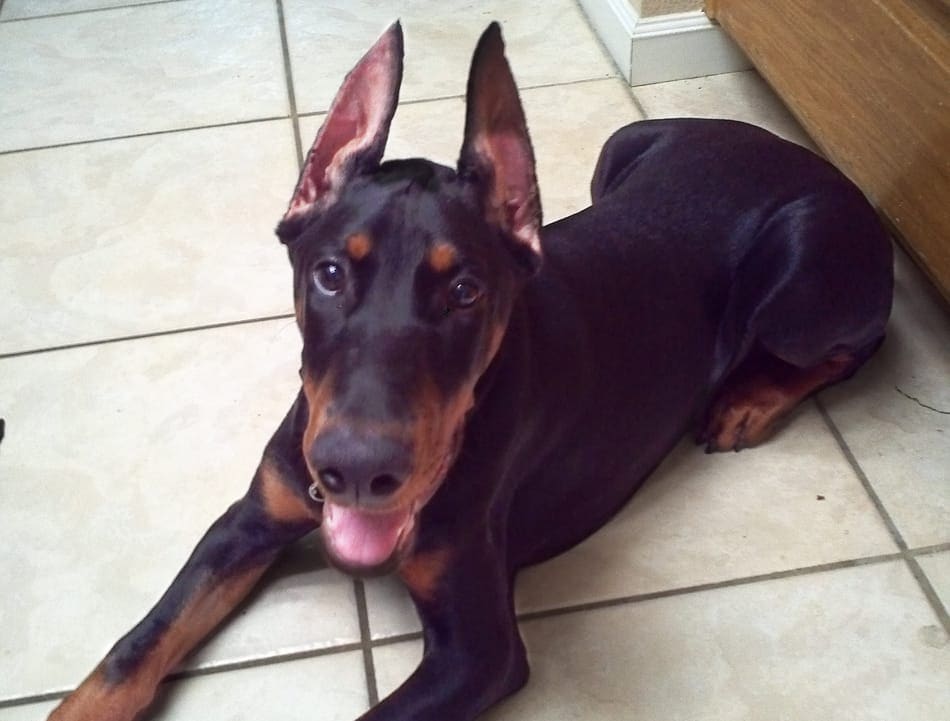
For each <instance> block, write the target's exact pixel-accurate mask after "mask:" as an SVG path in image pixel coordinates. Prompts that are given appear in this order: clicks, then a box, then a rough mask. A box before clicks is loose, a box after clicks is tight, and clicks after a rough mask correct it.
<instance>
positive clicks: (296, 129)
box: [0, 0, 618, 166]
mask: <svg viewBox="0 0 950 721" xmlns="http://www.w3.org/2000/svg"><path fill="white" fill-rule="evenodd" d="M168 1H169V2H184V0H168ZM109 9H111V8H109ZM82 12H88V11H82ZM11 22H12V21H11ZM287 72H288V73H289V72H290V71H289V66H288V70H287ZM607 80H618V78H616V77H612V76H611V77H604V78H586V79H583V80H568V81H567V82H563V83H541V84H539V85H526V86H524V87H522V88H518V91H519V92H524V91H528V90H540V89H544V88H559V87H563V86H566V85H581V84H583V83H598V82H604V81H607ZM288 82H292V79H290V78H288ZM291 92H293V90H292V88H291V87H288V93H291ZM464 98H465V95H464V94H456V95H439V96H437V97H433V98H419V99H417V100H404V101H402V102H400V103H399V106H402V105H419V104H421V103H434V102H437V101H439V100H453V99H460V100H464ZM293 103H294V104H293V106H292V107H291V110H292V112H293V113H295V115H293V116H290V115H272V116H267V117H263V118H248V119H246V120H230V121H227V122H223V123H209V124H207V125H186V126H184V127H181V128H168V129H165V130H148V131H145V132H141V133H128V134H126V135H109V136H106V137H102V138H87V139H85V140H70V141H67V142H64V143H51V144H49V145H33V146H28V147H23V148H9V149H7V150H0V156H3V155H15V154H17V153H32V152H36V151H39V150H56V149H58V148H71V147H74V146H76V145H92V144H93V143H108V142H111V141H113V140H129V139H132V138H150V137H152V136H153V135H170V134H171V133H188V132H191V131H194V130H213V129H215V128H229V127H231V126H234V125H250V124H252V123H268V122H271V121H274V120H288V119H290V120H291V121H292V123H293V128H294V141H295V143H296V144H297V158H298V162H299V163H300V165H301V166H302V165H303V144H302V140H301V137H300V124H299V119H300V118H311V117H315V116H318V115H326V114H327V111H326V110H315V111H313V112H307V113H299V112H297V109H296V98H294V100H293ZM397 107H398V106H397ZM397 112H398V110H397Z"/></svg>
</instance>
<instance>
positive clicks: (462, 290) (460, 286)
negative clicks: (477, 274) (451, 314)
mask: <svg viewBox="0 0 950 721" xmlns="http://www.w3.org/2000/svg"><path fill="white" fill-rule="evenodd" d="M481 297H482V289H481V287H480V286H479V285H478V283H476V282H475V281H474V280H469V279H467V278H463V279H462V280H457V281H455V283H453V284H452V287H451V288H450V289H449V300H450V301H451V303H452V305H453V306H454V307H455V308H468V307H470V306H472V305H475V303H476V301H478V299H479V298H481Z"/></svg>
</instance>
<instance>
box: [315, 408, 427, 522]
mask: <svg viewBox="0 0 950 721" xmlns="http://www.w3.org/2000/svg"><path fill="white" fill-rule="evenodd" d="M310 464H311V467H312V468H313V469H315V470H316V472H317V475H318V476H319V477H320V483H321V484H322V485H323V488H324V489H325V490H326V492H327V493H328V494H329V496H330V497H331V498H333V499H334V500H337V501H339V502H343V503H357V502H359V503H360V504H361V505H365V506H372V505H374V504H378V503H380V502H383V501H386V500H387V499H388V498H389V497H390V496H392V495H393V494H394V493H395V492H396V491H398V490H399V489H400V488H401V487H402V485H403V483H404V482H405V481H406V478H407V477H408V475H409V471H410V470H411V468H412V449H411V448H410V447H409V445H408V444H407V443H404V442H402V441H400V440H398V439H395V438H391V437H388V436H383V435H372V434H365V433H360V432H357V431H353V430H350V429H348V428H346V427H344V426H336V427H333V428H330V429H328V430H326V431H324V432H323V433H320V434H319V435H318V436H317V437H316V438H315V439H314V440H313V444H312V445H311V446H310Z"/></svg>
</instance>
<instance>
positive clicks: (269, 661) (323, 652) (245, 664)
mask: <svg viewBox="0 0 950 721" xmlns="http://www.w3.org/2000/svg"><path fill="white" fill-rule="evenodd" d="M361 647H362V644H361V643H359V642H358V641H353V642H351V643H344V644H341V645H339V646H325V647H322V648H315V649H311V650H309V651H291V652H289V653H282V654H277V655H274V656H262V657H260V658H253V659H247V660H245V661H234V662H231V663H221V664H216V665H213V666H204V667H202V668H193V669H186V670H184V671H176V672H175V673H172V674H169V675H168V676H166V677H165V680H164V681H162V683H169V682H173V681H181V680H183V679H189V678H198V677H200V676H211V675H212V674H216V673H227V672H228V671H242V670H244V669H249V668H260V667H261V666H273V665H275V664H278V663H286V662H288V661H302V660H304V659H308V658H320V657H321V656H332V655H335V654H338V653H349V652H351V651H359V650H360V648H361Z"/></svg>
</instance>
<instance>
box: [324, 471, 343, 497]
mask: <svg viewBox="0 0 950 721" xmlns="http://www.w3.org/2000/svg"><path fill="white" fill-rule="evenodd" d="M319 475H320V482H321V483H323V487H324V488H326V489H327V490H328V491H329V492H330V493H343V491H344V490H345V488H346V485H345V484H344V482H343V475H342V474H341V473H340V472H339V471H338V470H336V469H335V468H324V469H323V470H322V471H320V474H319Z"/></svg>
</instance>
